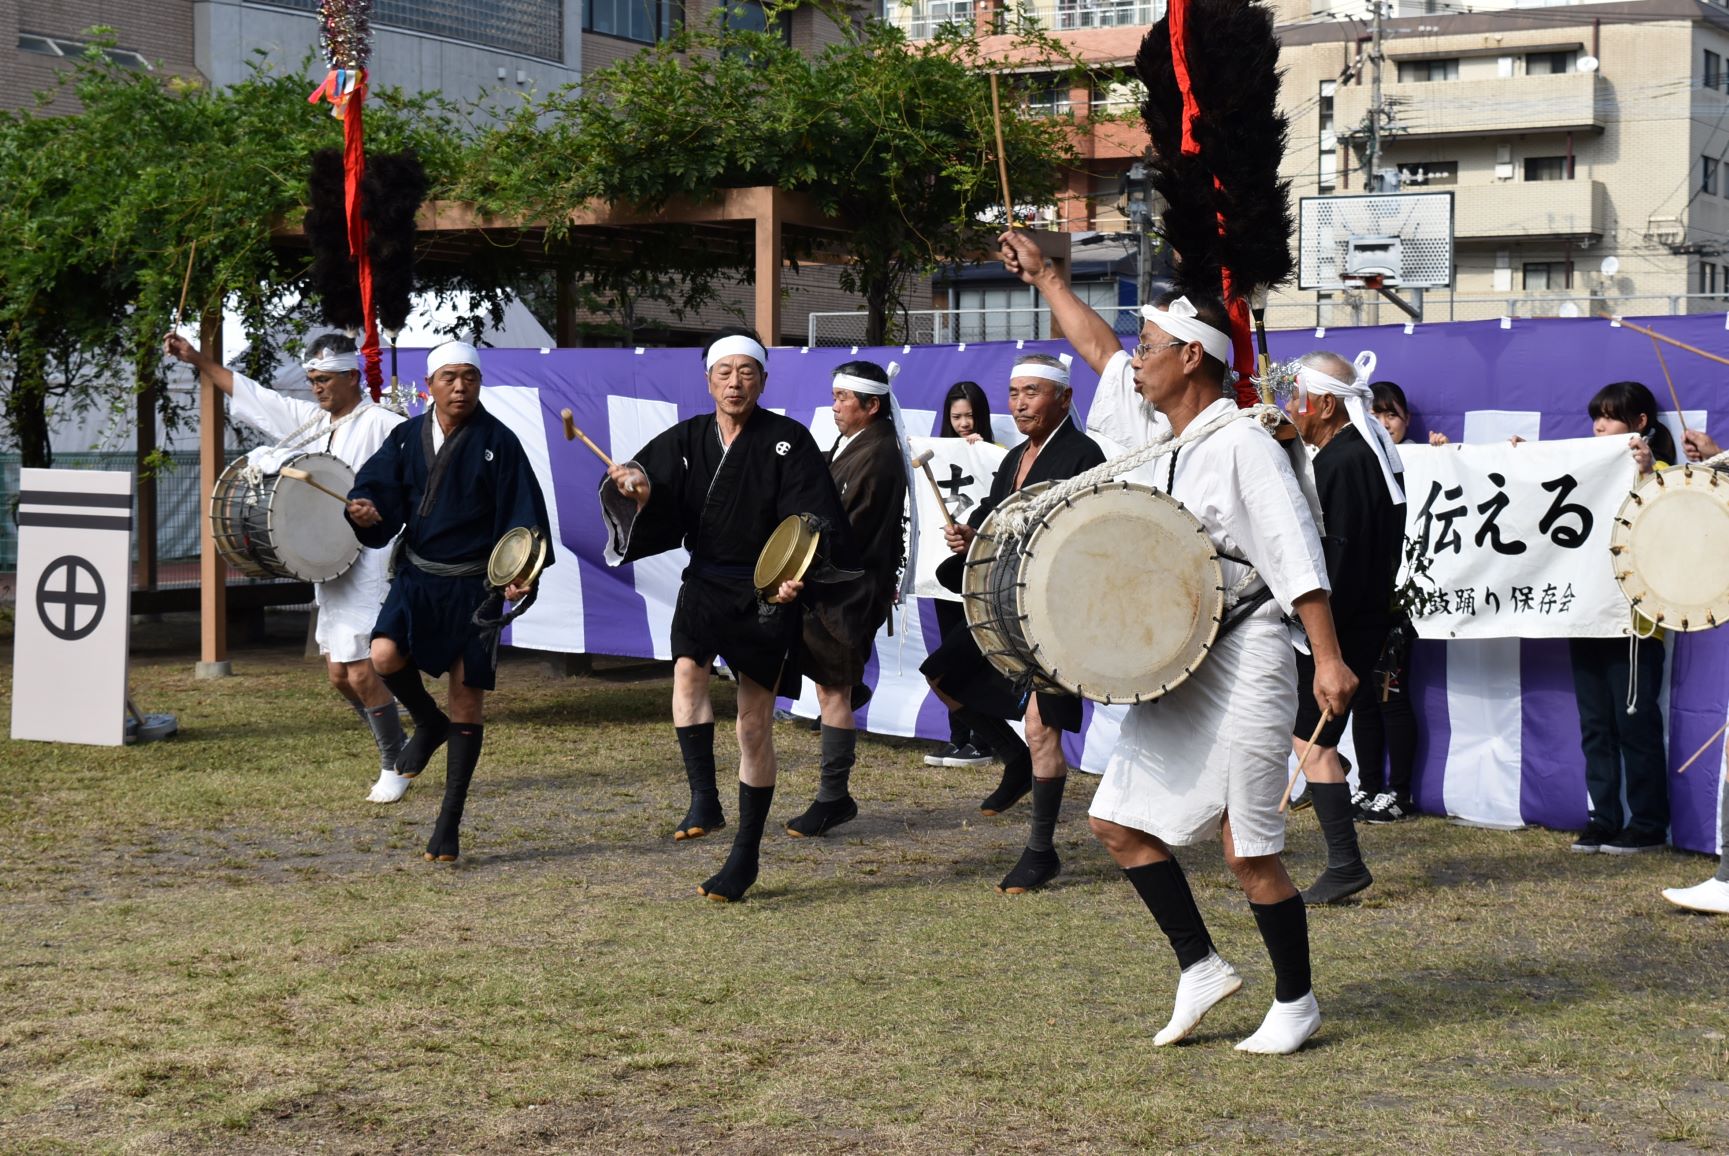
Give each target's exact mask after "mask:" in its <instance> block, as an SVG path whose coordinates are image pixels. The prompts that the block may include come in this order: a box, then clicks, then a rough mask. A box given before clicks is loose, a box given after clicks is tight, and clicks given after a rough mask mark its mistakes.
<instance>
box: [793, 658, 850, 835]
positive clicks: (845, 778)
mask: <svg viewBox="0 0 1729 1156" xmlns="http://www.w3.org/2000/svg"><path fill="white" fill-rule="evenodd" d="M816 700H817V704H818V705H819V707H820V708H821V712H822V780H821V781H820V782H819V783H818V784H817V792H816V801H815V802H813V803H812V804H811V805H810V807H809V808H808V809H806V811H805V813H804V814H802V815H800V816H799V817H798V818H796V819H793V820H792V821H791V822H789V823H787V825H786V833H787V834H788V835H792V836H793V837H795V838H801V839H802V838H807V837H810V836H814V835H821V834H823V833H824V832H826V831H830V830H832V829H834V828H835V827H838V826H840V825H841V824H842V823H846V822H850V821H851V820H853V819H856V818H858V803H857V802H856V801H854V799H853V797H852V769H853V762H854V760H855V758H856V757H857V751H858V722H857V720H856V718H855V716H854V714H853V709H852V687H850V686H820V685H819V686H818V687H817V688H816Z"/></svg>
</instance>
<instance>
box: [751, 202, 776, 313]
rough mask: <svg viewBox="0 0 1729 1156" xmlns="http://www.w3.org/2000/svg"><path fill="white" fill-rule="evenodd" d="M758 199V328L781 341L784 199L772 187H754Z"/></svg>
mask: <svg viewBox="0 0 1729 1156" xmlns="http://www.w3.org/2000/svg"><path fill="white" fill-rule="evenodd" d="M751 191H752V192H753V193H755V194H757V196H756V197H755V200H756V317H755V321H756V331H757V333H759V334H761V335H762V339H763V341H764V342H765V343H767V344H769V345H779V344H780V265H781V235H780V226H781V217H780V210H781V203H780V198H779V197H777V196H776V195H775V194H776V193H777V192H778V191H779V190H777V189H772V188H762V189H753V190H751Z"/></svg>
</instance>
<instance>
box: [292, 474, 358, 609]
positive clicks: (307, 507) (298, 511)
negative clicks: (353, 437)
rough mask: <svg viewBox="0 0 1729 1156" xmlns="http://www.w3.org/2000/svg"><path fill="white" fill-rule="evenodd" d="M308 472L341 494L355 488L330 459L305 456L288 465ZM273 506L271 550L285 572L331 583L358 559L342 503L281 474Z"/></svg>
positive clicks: (351, 529)
mask: <svg viewBox="0 0 1729 1156" xmlns="http://www.w3.org/2000/svg"><path fill="white" fill-rule="evenodd" d="M286 464H287V465H290V466H293V467H294V468H295V469H299V470H305V471H306V472H307V473H309V474H311V475H312V476H313V477H314V478H316V479H318V481H320V482H322V483H323V484H324V485H325V486H328V487H329V488H330V489H332V490H335V491H336V492H337V493H339V494H346V493H348V491H349V490H350V489H352V488H353V487H354V471H353V470H351V469H349V468H348V465H347V463H345V462H344V461H342V459H340V458H336V457H332V456H331V455H329V454H301V455H300V456H298V457H295V458H291V459H289V461H288V462H287V463H286ZM274 480H275V482H276V486H275V495H274V497H273V498H272V500H271V503H270V548H271V550H272V552H274V553H275V555H276V558H277V561H278V562H279V563H280V564H281V565H282V567H283V568H284V569H286V570H287V571H289V573H291V574H293V575H294V576H295V577H296V578H299V579H301V580H303V581H306V582H327V581H329V580H330V579H332V578H335V577H337V576H339V575H340V574H342V573H344V572H345V571H346V570H347V569H348V568H349V567H350V566H352V565H353V564H354V559H355V558H356V557H358V556H359V554H360V543H359V542H358V541H357V540H356V539H355V537H354V529H353V527H351V526H350V525H349V524H348V519H347V518H345V517H343V503H341V502H339V501H337V500H336V499H335V498H332V497H331V496H330V495H329V494H322V493H319V492H318V491H317V490H316V489H314V488H312V487H311V486H309V485H307V484H306V483H305V482H303V481H300V480H298V479H296V478H286V477H283V476H281V475H280V474H279V475H277V477H276V478H275V479H274Z"/></svg>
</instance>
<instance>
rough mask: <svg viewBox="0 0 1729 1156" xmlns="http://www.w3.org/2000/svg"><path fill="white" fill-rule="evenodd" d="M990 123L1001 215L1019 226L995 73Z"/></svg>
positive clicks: (992, 79) (992, 86) (1014, 227)
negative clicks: (999, 180) (1000, 190)
mask: <svg viewBox="0 0 1729 1156" xmlns="http://www.w3.org/2000/svg"><path fill="white" fill-rule="evenodd" d="M991 123H992V124H994V125H995V126H996V130H997V176H999V177H1001V178H1002V182H1003V216H1004V217H1006V218H1007V219H1008V227H1009V228H1011V229H1018V228H1020V222H1018V221H1016V220H1015V202H1014V199H1013V198H1011V197H1010V196H1009V154H1008V152H1007V151H1006V150H1005V149H1004V148H1003V108H1002V104H1001V102H1000V101H999V99H998V97H997V74H996V73H994V72H993V73H991Z"/></svg>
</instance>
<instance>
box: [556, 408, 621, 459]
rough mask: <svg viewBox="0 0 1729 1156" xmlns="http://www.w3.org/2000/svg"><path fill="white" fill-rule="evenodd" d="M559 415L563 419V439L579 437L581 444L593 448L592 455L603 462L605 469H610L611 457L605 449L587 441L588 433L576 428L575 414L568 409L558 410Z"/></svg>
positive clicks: (571, 439)
mask: <svg viewBox="0 0 1729 1156" xmlns="http://www.w3.org/2000/svg"><path fill="white" fill-rule="evenodd" d="M559 416H560V417H562V418H563V419H564V440H565V441H567V442H573V441H575V440H576V439H577V438H581V439H582V444H583V445H585V446H587V447H588V448H589V449H591V450H593V451H594V456H595V457H597V458H599V459H600V460H601V461H603V462H605V463H606V468H607V469H609V470H610V469H612V459H611V458H609V457H607V456H606V451H605V450H603V449H601V448H600V447H599V446H597V445H595V444H594V443H593V442H591V441H589V440H588V435H587V434H585V433H583V432H582V431H581V430H580V429H577V428H576V418H575V416H574V415H572V414H571V412H570V411H569V410H568V409H566V410H560V411H559Z"/></svg>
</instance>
